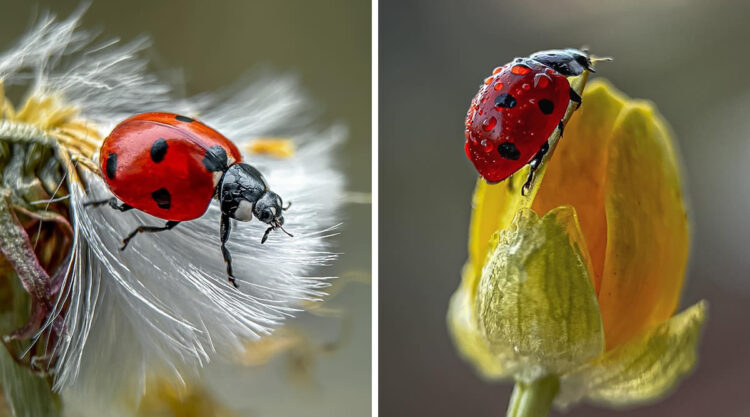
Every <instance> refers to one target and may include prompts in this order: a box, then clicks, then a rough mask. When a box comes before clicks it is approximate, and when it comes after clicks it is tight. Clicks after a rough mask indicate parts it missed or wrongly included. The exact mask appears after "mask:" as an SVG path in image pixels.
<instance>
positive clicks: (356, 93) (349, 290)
mask: <svg viewBox="0 0 750 417" xmlns="http://www.w3.org/2000/svg"><path fill="white" fill-rule="evenodd" d="M91 3H92V4H91V6H90V7H89V10H88V12H87V13H86V14H85V15H84V18H83V24H82V28H84V29H92V30H99V31H101V32H102V35H103V38H105V39H106V38H112V37H120V38H121V39H122V40H123V41H129V40H132V39H134V38H136V37H137V36H139V35H148V36H150V37H151V39H152V47H151V48H150V49H149V50H148V51H147V52H146V56H147V57H148V58H149V60H150V62H151V64H150V68H151V70H152V71H154V72H156V73H158V74H161V75H162V76H166V77H170V78H172V79H174V80H175V81H178V82H180V81H181V82H184V85H185V88H184V91H182V93H183V94H187V95H190V94H195V93H202V92H210V91H215V90H219V89H222V88H224V87H227V86H229V85H230V84H232V83H233V82H235V81H237V79H239V78H242V77H243V76H245V75H247V74H248V73H252V71H253V70H254V69H257V68H258V67H261V68H263V69H265V70H266V71H277V72H279V73H284V74H296V75H298V76H299V81H300V85H301V86H302V89H303V92H304V93H306V95H307V96H309V98H310V101H311V104H312V105H314V106H315V108H316V109H317V116H318V118H317V122H318V124H317V127H319V128H324V127H325V126H328V125H330V124H332V123H341V124H343V125H346V126H347V127H348V129H349V139H348V141H347V142H346V143H345V144H344V145H343V146H342V147H341V149H340V151H339V155H340V160H341V167H342V169H343V170H344V172H345V173H346V177H347V181H348V187H347V188H348V190H351V191H354V192H364V193H369V192H370V184H371V162H370V161H371V143H372V142H371V138H370V136H371V134H370V132H371V123H370V117H371V91H370V90H371V47H370V45H371V43H370V42H371V4H370V2H369V1H367V0H357V1H350V0H325V1H315V2H310V1H306V0H295V1H291V0H286V1H261V0H253V1H241V0H220V1H219V0H212V1H210V2H208V1H198V0H192V1H179V0H170V1H149V0H129V1H104V0H94V1H92V2H91ZM80 4H81V1H79V0H44V1H34V2H25V1H24V2H22V1H16V2H10V1H3V2H2V9H0V10H2V13H0V51H2V50H5V49H6V48H8V47H9V46H11V45H13V44H14V42H15V40H16V39H17V38H18V37H20V36H21V35H22V34H23V33H24V32H25V31H26V29H27V28H28V27H29V26H30V25H31V23H32V22H33V21H34V20H35V17H37V16H39V15H40V14H42V13H43V12H44V11H49V12H52V13H54V14H57V15H58V17H60V18H66V17H67V16H68V15H69V14H70V13H71V12H72V11H73V10H75V9H76V8H77V7H78V6H79V5H80ZM370 211H371V206H370V205H369V204H347V205H346V206H345V213H344V225H343V227H342V234H341V235H340V236H339V237H338V238H337V245H338V247H337V250H338V251H340V252H343V255H342V257H341V261H340V262H339V263H338V264H337V266H336V268H335V270H334V271H326V273H332V274H336V275H344V276H351V275H352V274H354V273H357V274H358V276H361V275H365V276H369V275H368V274H369V271H370V259H371V257H370V256H371V255H370V253H371V250H370V235H371V233H370V230H371V226H370ZM370 293H371V288H370V286H369V285H363V284H352V285H348V286H346V287H345V288H344V291H343V292H342V293H341V294H340V295H339V296H337V297H336V298H335V299H333V300H332V301H331V303H330V304H326V306H327V307H332V308H340V309H343V310H344V311H345V312H346V320H345V322H346V325H344V327H345V328H347V329H351V332H350V333H347V332H346V331H344V338H343V340H342V343H343V344H342V345H341V346H340V347H339V348H338V349H335V350H334V351H333V352H330V353H327V354H324V355H316V358H315V362H314V363H313V364H306V365H311V367H312V369H310V371H311V373H310V380H309V381H306V382H305V383H302V384H298V383H295V382H294V381H292V380H291V379H293V378H294V376H293V375H291V373H293V372H292V369H291V368H290V367H291V366H292V365H290V364H288V363H285V361H286V359H287V358H279V359H278V360H277V361H276V362H277V363H274V364H272V366H271V367H264V368H261V369H249V370H246V371H242V372H244V374H241V373H240V371H237V369H236V367H233V366H229V365H224V364H220V363H214V364H212V367H211V368H210V369H209V370H208V371H207V374H208V376H209V378H210V381H211V384H212V387H211V389H212V390H213V391H215V392H216V393H218V394H217V395H219V399H220V400H221V401H222V402H223V403H231V404H232V406H233V408H238V409H242V410H246V412H245V413H246V414H247V415H253V416H255V415H260V416H274V417H276V416H299V415H305V416H346V417H348V416H367V415H370V408H371V399H370V398H371V397H370V396H371V387H370V378H371V374H370V362H371V354H370V350H371V325H370V323H371V321H370V320H371V313H370V312H371V306H370ZM293 325H294V326H296V327H297V328H301V329H303V330H304V331H306V332H308V333H312V334H313V335H314V336H315V337H316V339H317V340H316V343H324V342H328V341H332V340H335V339H337V338H338V337H339V335H340V332H341V326H342V325H341V322H339V321H338V320H335V319H321V318H316V317H308V316H305V317H301V318H300V319H298V320H295V321H294V322H293ZM346 326H350V327H346ZM229 374H233V377H232V379H231V380H230V379H229V378H228V377H227V375H229Z"/></svg>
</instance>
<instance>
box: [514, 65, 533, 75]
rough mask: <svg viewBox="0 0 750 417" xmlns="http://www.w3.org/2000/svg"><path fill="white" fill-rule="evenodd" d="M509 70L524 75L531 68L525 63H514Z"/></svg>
mask: <svg viewBox="0 0 750 417" xmlns="http://www.w3.org/2000/svg"><path fill="white" fill-rule="evenodd" d="M510 72H512V73H513V74H516V75H526V74H528V73H530V72H531V68H529V67H527V66H526V65H514V66H513V68H511V70H510Z"/></svg>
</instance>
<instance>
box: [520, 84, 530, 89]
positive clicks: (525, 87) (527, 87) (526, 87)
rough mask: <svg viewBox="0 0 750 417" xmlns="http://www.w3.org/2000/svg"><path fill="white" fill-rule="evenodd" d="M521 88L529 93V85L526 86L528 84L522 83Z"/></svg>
mask: <svg viewBox="0 0 750 417" xmlns="http://www.w3.org/2000/svg"><path fill="white" fill-rule="evenodd" d="M521 88H523V89H524V91H529V90H531V85H530V84H528V83H524V84H523V85H522V86H521Z"/></svg>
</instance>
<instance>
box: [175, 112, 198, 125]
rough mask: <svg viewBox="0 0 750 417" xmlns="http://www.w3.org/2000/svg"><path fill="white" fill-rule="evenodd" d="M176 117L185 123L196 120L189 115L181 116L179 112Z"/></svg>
mask: <svg viewBox="0 0 750 417" xmlns="http://www.w3.org/2000/svg"><path fill="white" fill-rule="evenodd" d="M174 118H175V119H177V120H179V121H181V122H185V123H193V122H194V121H195V120H193V119H191V118H189V117H185V116H180V115H179V114H178V115H177V116H175V117H174Z"/></svg>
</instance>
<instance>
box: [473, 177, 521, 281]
mask: <svg viewBox="0 0 750 417" xmlns="http://www.w3.org/2000/svg"><path fill="white" fill-rule="evenodd" d="M528 173H529V168H528V166H527V167H524V168H523V169H521V170H520V171H518V172H517V173H516V174H514V175H513V176H512V177H510V178H508V179H507V180H505V181H503V182H501V183H498V184H487V182H486V181H485V180H484V179H482V178H481V177H480V178H479V179H478V180H477V185H476V187H475V189H474V197H473V199H472V213H471V224H470V225H469V261H468V263H467V266H466V268H471V269H472V270H473V272H472V273H471V274H466V273H465V274H464V285H465V286H466V287H467V289H468V290H469V292H470V294H471V296H473V294H474V293H475V290H476V284H477V281H478V279H479V277H480V276H481V274H482V266H483V265H484V262H485V260H486V259H487V253H488V252H489V251H490V249H491V245H490V240H491V237H492V235H493V234H494V233H495V232H497V231H498V230H502V229H505V228H506V227H508V225H509V224H510V222H511V221H512V220H513V217H514V216H515V215H516V213H517V212H518V210H520V209H521V208H523V207H527V206H528V204H529V203H530V202H529V201H528V199H527V198H525V197H523V196H522V195H521V186H522V185H523V183H524V182H525V181H526V177H527V176H528ZM467 278H468V281H467Z"/></svg>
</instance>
